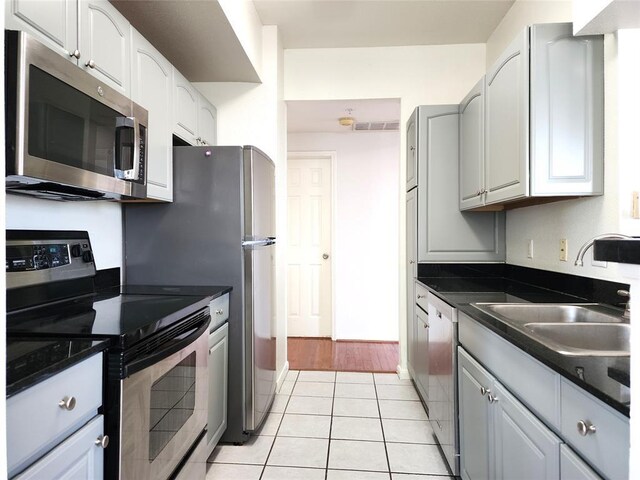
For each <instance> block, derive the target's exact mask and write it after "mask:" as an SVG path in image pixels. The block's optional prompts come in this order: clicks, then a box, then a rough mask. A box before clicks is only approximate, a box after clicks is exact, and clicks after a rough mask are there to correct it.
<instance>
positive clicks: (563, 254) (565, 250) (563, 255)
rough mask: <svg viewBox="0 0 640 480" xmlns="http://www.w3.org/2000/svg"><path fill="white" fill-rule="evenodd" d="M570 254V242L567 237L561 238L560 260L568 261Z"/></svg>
mask: <svg viewBox="0 0 640 480" xmlns="http://www.w3.org/2000/svg"><path fill="white" fill-rule="evenodd" d="M568 255H569V243H568V242H567V239H566V238H561V239H560V261H561V262H566V261H567V257H568Z"/></svg>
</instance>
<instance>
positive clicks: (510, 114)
mask: <svg viewBox="0 0 640 480" xmlns="http://www.w3.org/2000/svg"><path fill="white" fill-rule="evenodd" d="M483 98H484V116H483V114H482V113H481V112H482V103H483V102H482V100H483ZM474 103H475V104H474ZM460 113H461V125H460V137H461V138H460V150H461V151H460V182H459V184H460V209H461V210H468V209H478V210H480V209H483V210H489V209H494V210H501V209H504V208H514V207H517V206H526V205H531V204H536V203H540V202H548V201H553V200H563V199H566V198H571V197H581V196H591V195H602V193H603V168H604V47H603V38H602V37H601V36H593V37H574V36H573V35H572V29H571V24H568V23H563V24H544V25H534V26H532V27H527V28H526V29H525V30H524V31H523V32H522V33H520V34H519V35H518V36H517V37H516V38H515V39H514V41H513V42H512V43H511V44H510V45H509V47H508V48H507V49H506V50H505V51H504V52H503V54H502V55H501V56H500V57H499V58H498V60H497V61H496V62H495V64H494V65H493V66H492V67H491V68H490V69H489V71H488V72H487V75H486V80H485V91H484V96H483V95H482V88H481V84H478V85H476V86H475V87H474V88H473V89H472V91H471V92H470V93H469V94H468V95H467V97H466V98H465V99H464V100H463V102H462V103H461V104H460ZM483 118H484V135H483V136H480V137H478V135H479V133H478V132H480V131H481V129H482V127H481V125H480V124H481V123H482V119H483ZM482 138H484V147H483V146H482V140H481V139H482ZM483 152H484V158H482V154H483ZM542 197H544V198H542ZM541 198H542V199H541Z"/></svg>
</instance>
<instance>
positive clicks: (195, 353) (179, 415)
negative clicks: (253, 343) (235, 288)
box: [120, 322, 209, 480]
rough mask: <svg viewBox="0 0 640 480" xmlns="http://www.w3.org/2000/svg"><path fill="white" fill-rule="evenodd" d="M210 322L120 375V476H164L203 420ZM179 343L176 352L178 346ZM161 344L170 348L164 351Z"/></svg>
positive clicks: (161, 478) (196, 435)
mask: <svg viewBox="0 0 640 480" xmlns="http://www.w3.org/2000/svg"><path fill="white" fill-rule="evenodd" d="M208 337H209V322H205V324H204V325H199V326H198V327H196V328H195V329H194V330H191V331H189V332H186V333H184V334H183V335H181V336H180V337H178V338H177V339H174V340H171V341H169V342H167V343H166V344H165V345H162V346H160V347H159V351H154V352H153V353H151V354H150V355H149V356H148V357H146V358H141V359H138V360H136V361H135V362H143V363H145V362H148V361H149V360H150V359H151V360H155V361H154V362H153V363H152V364H151V365H149V366H147V367H145V368H144V369H143V370H140V371H138V372H136V373H134V374H132V375H130V376H129V377H127V378H125V379H124V380H123V385H122V404H121V405H122V407H121V408H122V412H121V420H120V421H121V429H120V432H121V438H120V446H121V448H120V452H121V453H120V458H121V465H120V467H121V477H120V478H122V479H123V480H130V479H145V478H149V479H151V478H152V479H154V480H164V479H167V478H168V477H169V476H170V474H171V473H172V472H173V471H174V470H175V469H176V467H177V466H178V464H179V463H180V462H181V460H182V459H183V458H184V457H185V455H186V454H187V452H188V451H189V449H190V448H191V447H192V445H193V444H194V443H195V442H196V440H197V439H198V438H199V436H200V435H201V434H202V432H203V430H204V429H205V427H206V424H207V393H208V373H207V356H208V353H209V352H208ZM177 344H181V345H183V347H182V348H181V349H180V350H178V351H177V352H175V349H176V345H177ZM163 348H164V349H166V350H167V351H170V352H171V351H173V352H175V353H171V354H169V355H167V356H164V355H163Z"/></svg>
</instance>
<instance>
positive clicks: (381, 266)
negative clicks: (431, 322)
mask: <svg viewBox="0 0 640 480" xmlns="http://www.w3.org/2000/svg"><path fill="white" fill-rule="evenodd" d="M288 149H289V151H290V152H305V151H306V152H309V151H335V152H336V156H337V161H336V164H337V172H336V173H335V175H334V178H336V185H335V186H334V188H335V189H336V209H335V211H334V212H333V214H334V223H333V225H334V226H335V231H334V232H333V234H334V239H335V240H334V250H333V252H332V255H333V259H334V263H333V265H334V267H335V269H334V271H333V279H334V292H335V298H334V308H335V310H334V316H335V332H334V336H335V338H337V339H339V340H345V339H355V340H393V341H397V340H398V333H399V326H398V311H399V302H398V297H397V292H398V291H399V284H398V283H399V278H398V256H399V251H398V249H399V246H398V230H399V228H400V225H399V219H398V212H399V210H400V206H399V198H400V196H399V194H398V186H399V176H400V155H399V149H400V134H399V133H398V132H349V133H289V135H288Z"/></svg>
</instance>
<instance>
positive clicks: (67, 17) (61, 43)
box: [5, 0, 82, 63]
mask: <svg viewBox="0 0 640 480" xmlns="http://www.w3.org/2000/svg"><path fill="white" fill-rule="evenodd" d="M5 28H6V29H8V30H22V31H25V32H27V33H29V34H31V35H33V36H34V37H35V38H37V39H38V40H40V41H41V42H43V43H44V44H45V45H47V46H48V47H49V48H52V49H53V50H54V51H56V52H58V53H59V54H60V55H63V56H65V57H67V58H69V60H71V61H73V62H74V63H77V60H76V57H74V56H71V54H73V53H74V52H75V51H76V50H79V47H78V0H40V1H34V0H5ZM80 53H82V52H80Z"/></svg>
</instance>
